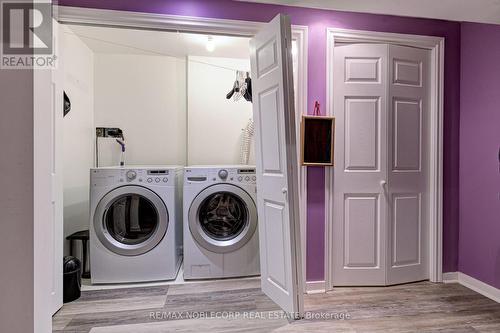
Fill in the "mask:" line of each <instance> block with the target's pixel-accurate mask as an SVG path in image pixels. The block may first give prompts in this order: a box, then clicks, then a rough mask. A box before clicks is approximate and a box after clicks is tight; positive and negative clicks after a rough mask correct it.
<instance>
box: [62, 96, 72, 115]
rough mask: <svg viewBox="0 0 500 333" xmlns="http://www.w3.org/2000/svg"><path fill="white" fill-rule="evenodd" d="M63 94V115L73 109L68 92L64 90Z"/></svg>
mask: <svg viewBox="0 0 500 333" xmlns="http://www.w3.org/2000/svg"><path fill="white" fill-rule="evenodd" d="M63 96H64V102H63V117H64V116H66V115H67V114H68V112H70V111H71V101H70V100H69V97H68V95H66V92H65V91H63Z"/></svg>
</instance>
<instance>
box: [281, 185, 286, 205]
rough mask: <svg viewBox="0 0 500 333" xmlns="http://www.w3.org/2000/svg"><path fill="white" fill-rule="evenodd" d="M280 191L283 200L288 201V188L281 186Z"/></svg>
mask: <svg viewBox="0 0 500 333" xmlns="http://www.w3.org/2000/svg"><path fill="white" fill-rule="evenodd" d="M281 192H282V193H283V195H284V196H285V201H286V202H288V189H287V188H286V187H283V188H282V189H281Z"/></svg>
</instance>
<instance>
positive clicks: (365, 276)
mask: <svg viewBox="0 0 500 333" xmlns="http://www.w3.org/2000/svg"><path fill="white" fill-rule="evenodd" d="M334 54H335V60H334V67H333V70H334V73H336V74H335V79H334V83H333V89H334V116H335V117H336V124H337V126H336V133H335V140H336V147H335V172H334V207H333V211H334V213H333V214H334V224H333V234H334V239H333V250H334V256H333V263H332V264H333V284H334V285H335V286H347V285H384V284H385V275H386V273H385V263H386V255H385V254H386V253H385V248H386V245H385V244H386V233H387V223H386V221H387V212H386V207H387V204H386V200H387V186H386V181H387V158H386V156H387V136H386V123H387V111H386V110H387V100H386V99H387V97H386V96H387V77H386V75H385V74H386V73H387V69H386V68H387V45H376V44H354V45H342V46H338V47H335V51H334Z"/></svg>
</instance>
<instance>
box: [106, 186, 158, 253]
mask: <svg viewBox="0 0 500 333" xmlns="http://www.w3.org/2000/svg"><path fill="white" fill-rule="evenodd" d="M104 223H105V226H106V229H107V230H108V232H109V234H110V236H111V237H113V238H114V239H116V240H117V241H118V242H120V243H122V244H127V245H135V244H140V243H143V242H144V241H146V240H147V239H149V238H150V237H151V235H153V233H154V231H155V229H156V228H157V227H158V223H159V218H158V211H157V210H156V208H155V206H154V205H153V203H152V202H151V201H150V200H149V199H147V198H145V197H143V196H141V195H139V194H124V195H123V196H121V197H118V198H116V199H115V200H114V201H113V202H112V203H111V204H110V206H109V207H108V209H107V210H106V213H105V214H104Z"/></svg>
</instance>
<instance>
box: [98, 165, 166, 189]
mask: <svg viewBox="0 0 500 333" xmlns="http://www.w3.org/2000/svg"><path fill="white" fill-rule="evenodd" d="M90 179H91V185H92V186H107V185H115V184H123V185H132V184H134V185H143V186H147V185H158V186H160V185H174V184H175V179H176V172H175V170H174V169H172V170H171V169H161V168H158V169H152V168H151V169H149V168H148V169H140V168H137V169H132V168H130V169H129V168H96V169H91V171H90Z"/></svg>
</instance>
